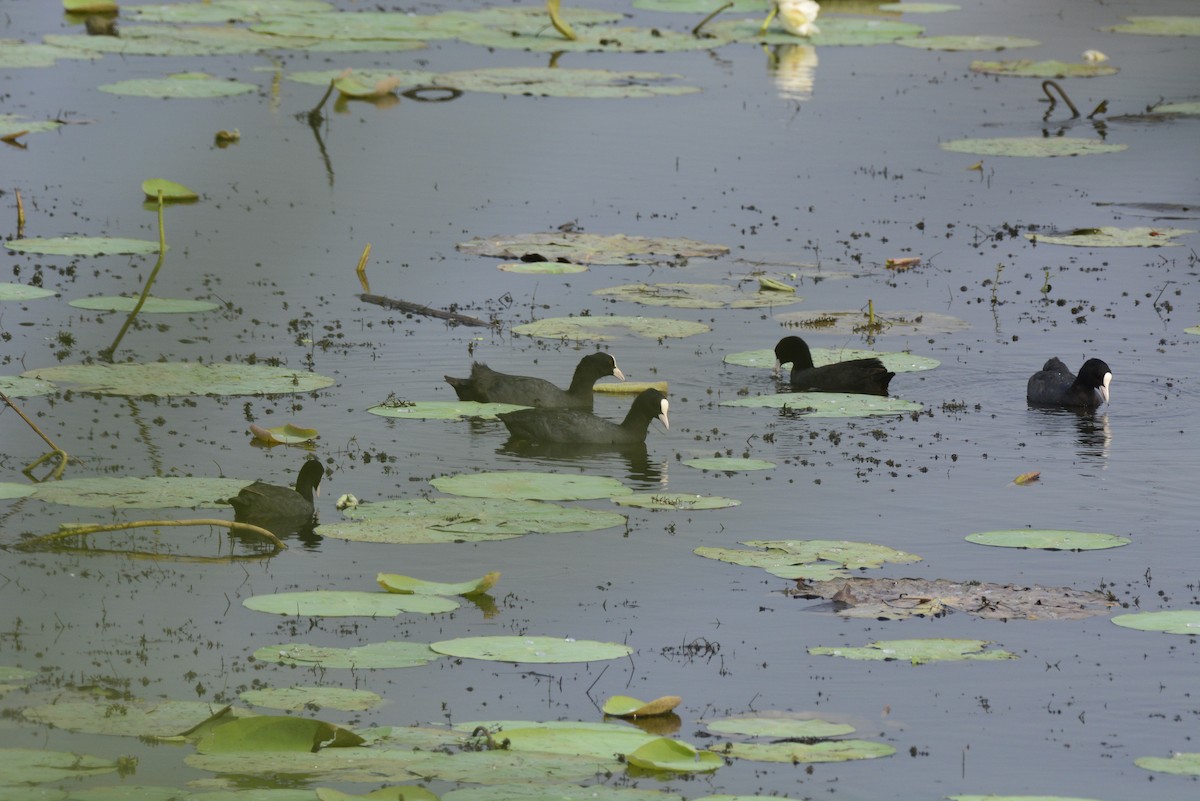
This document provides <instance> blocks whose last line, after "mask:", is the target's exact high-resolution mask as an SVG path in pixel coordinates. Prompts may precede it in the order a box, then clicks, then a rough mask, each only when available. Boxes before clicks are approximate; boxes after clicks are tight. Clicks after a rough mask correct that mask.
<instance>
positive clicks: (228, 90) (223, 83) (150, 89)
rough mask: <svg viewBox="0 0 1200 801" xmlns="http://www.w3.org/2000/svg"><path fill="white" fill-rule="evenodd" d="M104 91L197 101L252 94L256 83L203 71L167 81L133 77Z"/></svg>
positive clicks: (109, 84) (101, 85)
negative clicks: (227, 78) (229, 78)
mask: <svg viewBox="0 0 1200 801" xmlns="http://www.w3.org/2000/svg"><path fill="white" fill-rule="evenodd" d="M96 88H97V89H99V90H100V91H101V92H108V93H109V94H113V95H127V96H130V97H162V98H198V99H207V98H213V97H234V96H236V95H244V94H248V93H250V92H253V91H254V90H255V89H257V88H258V87H257V86H255V85H254V84H249V83H241V82H240V81H229V80H225V79H224V78H214V77H212V76H211V75H205V74H204V73H201V72H184V73H180V74H178V75H170V76H168V77H166V78H133V79H131V80H128V81H117V82H116V83H102V84H100V85H99V86H97V87H96Z"/></svg>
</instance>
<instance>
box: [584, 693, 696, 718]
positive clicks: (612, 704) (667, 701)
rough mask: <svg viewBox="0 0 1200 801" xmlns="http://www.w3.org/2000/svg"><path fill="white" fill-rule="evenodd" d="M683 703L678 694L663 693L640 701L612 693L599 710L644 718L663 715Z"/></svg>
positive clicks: (627, 716) (610, 713) (624, 716)
mask: <svg viewBox="0 0 1200 801" xmlns="http://www.w3.org/2000/svg"><path fill="white" fill-rule="evenodd" d="M681 703H683V699H682V698H680V697H679V696H678V695H664V696H662V697H661V698H655V699H654V700H653V701H640V700H638V699H637V698H631V697H630V696H628V695H614V696H613V697H612V698H609V699H608V700H607V701H605V702H604V706H603V707H602V708H601V711H603V712H604V714H606V715H612V716H614V717H618V718H644V717H652V716H654V715H665V714H667V713H668V712H670V711H671V710H672V709H674V708H675V707H677V706H679V705H680V704H681Z"/></svg>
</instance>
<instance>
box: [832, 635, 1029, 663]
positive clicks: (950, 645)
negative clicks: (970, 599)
mask: <svg viewBox="0 0 1200 801" xmlns="http://www.w3.org/2000/svg"><path fill="white" fill-rule="evenodd" d="M991 644H992V643H990V642H988V641H987V640H963V639H951V638H945V637H942V638H929V639H916V640H880V641H879V642H875V643H871V644H870V645H868V646H866V647H864V648H834V647H828V646H814V647H812V648H809V649H808V652H809V653H810V654H813V655H818V656H840V657H843V658H844V659H856V660H866V661H871V662H898V661H903V662H909V663H910V664H913V665H924V664H926V663H928V662H961V661H964V660H970V661H996V660H1003V659H1017V658H1018V657H1017V655H1016V654H1012V653H1009V652H1008V651H1000V650H991V651H987V650H984V649H985V648H987V646H989V645H991Z"/></svg>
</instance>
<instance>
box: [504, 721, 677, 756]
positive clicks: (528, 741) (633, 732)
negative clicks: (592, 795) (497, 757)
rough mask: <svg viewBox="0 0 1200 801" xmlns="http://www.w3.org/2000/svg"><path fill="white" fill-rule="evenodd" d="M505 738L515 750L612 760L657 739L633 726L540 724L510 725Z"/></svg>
mask: <svg viewBox="0 0 1200 801" xmlns="http://www.w3.org/2000/svg"><path fill="white" fill-rule="evenodd" d="M502 739H503V740H504V741H505V742H506V743H507V747H508V748H509V749H510V750H513V751H534V752H537V753H542V754H577V755H579V756H590V757H594V758H597V759H611V758H612V756H613V754H626V753H629V752H630V751H634V750H636V749H637V748H639V747H641V746H643V745H645V744H646V743H648V742H650V741H651V740H653V739H655V737H654V735H653V734H646V733H645V732H644V731H642V730H641V729H635V728H632V727H630V726H613V725H606V726H604V728H601V727H598V726H580V727H578V728H576V727H570V726H539V725H533V726H530V727H528V728H513V727H511V726H510V727H506V728H505V729H504V730H503V732H502Z"/></svg>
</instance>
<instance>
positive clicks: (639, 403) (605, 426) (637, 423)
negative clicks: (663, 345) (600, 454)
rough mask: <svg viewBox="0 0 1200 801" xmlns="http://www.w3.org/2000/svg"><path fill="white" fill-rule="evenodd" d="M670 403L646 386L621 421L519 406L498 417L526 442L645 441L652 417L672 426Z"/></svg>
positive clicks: (594, 442) (582, 413)
mask: <svg viewBox="0 0 1200 801" xmlns="http://www.w3.org/2000/svg"><path fill="white" fill-rule="evenodd" d="M668 405H669V404H668V403H667V396H666V395H663V394H662V393H661V392H659V391H658V390H657V389H647V390H645V391H643V392H642V393H641V394H640V395H638V396H637V397H636V398H634V399H633V405H632V406H630V407H629V414H627V415H625V420H624V421H623V422H622V423H620V424H617V423H613V422H611V421H609V420H605V419H604V418H601V417H597V416H596V415H594V414H591V413H590V412H581V411H577V410H574V409H518V410H517V411H515V412H502V413H501V414H500V415H498V417H499V418H500V419H501V420H502V421H504V425H505V426H506V427H507V428H508V431H509V433H510V434H512V435H513V438H514V439H517V440H524V441H526V442H561V443H567V444H577V445H628V444H631V443H636V442H645V441H646V430H647V429H648V428H649V427H650V421H651V420H656V419H657V420H661V421H662V424H663V425H664V426H666V427H667V428H670V427H671V424H670V422H669V421H668V419H667V407H668Z"/></svg>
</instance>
